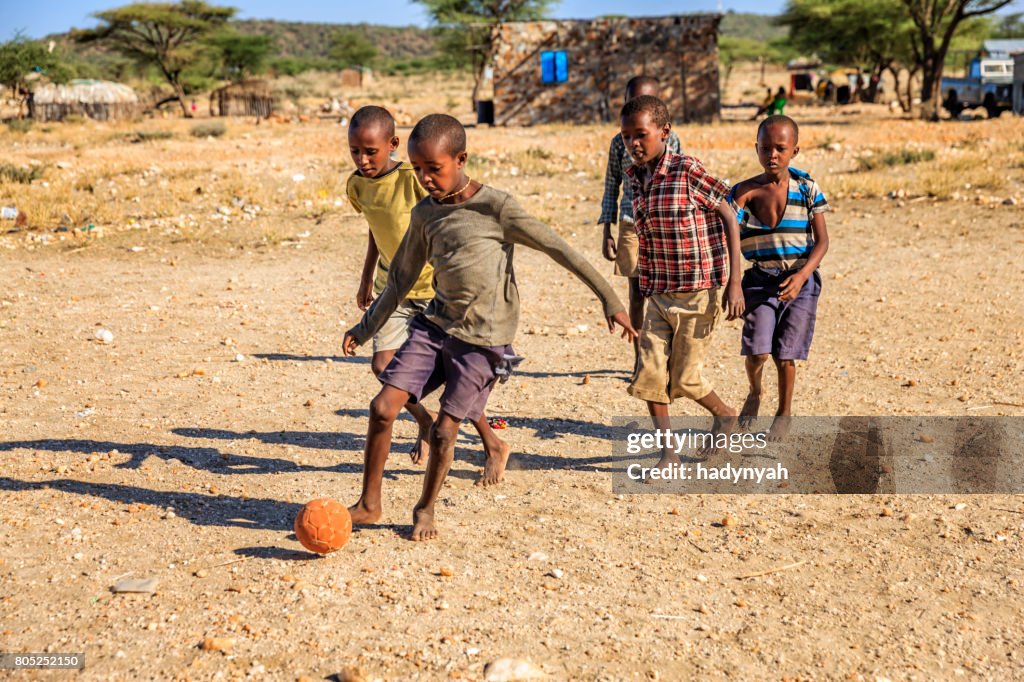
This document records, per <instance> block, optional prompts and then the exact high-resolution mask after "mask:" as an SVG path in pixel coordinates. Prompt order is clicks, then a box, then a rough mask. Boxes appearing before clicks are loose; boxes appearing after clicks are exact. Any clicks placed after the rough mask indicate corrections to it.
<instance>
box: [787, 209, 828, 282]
mask: <svg viewBox="0 0 1024 682" xmlns="http://www.w3.org/2000/svg"><path fill="white" fill-rule="evenodd" d="M811 229H812V230H813V231H814V246H813V247H812V248H811V253H810V254H809V255H808V256H807V262H806V263H804V266H803V267H802V268H800V269H799V270H797V271H796V272H795V273H793V274H792V275H790V276H789V277H787V278H786V279H784V280H782V282H780V283H779V300H780V301H792V300H793V299H794V298H796V297H797V295H798V294H799V293H800V289H802V288H803V286H804V282H806V281H807V280H808V279H809V278H810V276H811V275H813V274H814V271H815V270H817V269H818V266H819V265H820V264H821V259H822V258H824V257H825V252H827V251H828V230H827V229H825V214H824V213H815V214H814V217H813V218H812V220H811Z"/></svg>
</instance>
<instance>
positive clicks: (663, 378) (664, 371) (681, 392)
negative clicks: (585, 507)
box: [626, 287, 722, 403]
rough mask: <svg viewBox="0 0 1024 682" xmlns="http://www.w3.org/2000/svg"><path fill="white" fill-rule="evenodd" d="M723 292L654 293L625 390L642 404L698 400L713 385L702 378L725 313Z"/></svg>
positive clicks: (707, 290)
mask: <svg viewBox="0 0 1024 682" xmlns="http://www.w3.org/2000/svg"><path fill="white" fill-rule="evenodd" d="M721 292H722V290H721V288H720V287H715V288H713V289H703V290H701V291H692V292H686V293H671V294H654V295H653V296H650V297H649V298H648V299H647V313H646V315H645V316H644V324H643V328H642V329H641V330H640V356H639V358H638V360H637V368H636V372H635V373H634V374H633V382H632V383H631V384H630V385H629V388H628V389H626V390H627V391H628V393H629V394H630V395H631V396H633V397H635V398H640V399H641V400H647V401H650V402H652V403H671V402H672V401H673V400H674V399H676V398H682V397H685V398H690V399H691V400H699V399H701V398H703V397H704V396H706V395H707V394H709V393H711V391H712V390H713V387H712V386H711V384H710V383H709V382H708V381H707V380H706V379H705V378H704V374H703V372H704V355H705V353H706V352H707V346H708V341H710V340H711V332H713V331H714V329H715V324H716V323H717V322H718V317H719V315H720V314H721V308H722V295H721Z"/></svg>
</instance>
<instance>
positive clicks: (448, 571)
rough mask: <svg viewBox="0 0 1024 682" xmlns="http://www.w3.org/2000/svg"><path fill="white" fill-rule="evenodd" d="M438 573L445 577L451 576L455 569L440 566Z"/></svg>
mask: <svg viewBox="0 0 1024 682" xmlns="http://www.w3.org/2000/svg"><path fill="white" fill-rule="evenodd" d="M438 573H439V574H440V575H442V576H443V577H445V578H451V577H452V576H453V575H455V571H454V570H452V567H451V566H442V567H441V568H440V570H439V571H438Z"/></svg>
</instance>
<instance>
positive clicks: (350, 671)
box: [334, 666, 370, 682]
mask: <svg viewBox="0 0 1024 682" xmlns="http://www.w3.org/2000/svg"><path fill="white" fill-rule="evenodd" d="M334 679H335V680H337V681H338V682H370V678H369V677H368V676H367V674H366V671H365V670H363V669H362V668H357V667H355V666H346V667H344V668H342V669H341V670H339V671H338V672H336V673H334Z"/></svg>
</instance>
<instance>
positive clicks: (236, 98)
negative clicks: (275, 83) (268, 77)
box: [210, 80, 274, 118]
mask: <svg viewBox="0 0 1024 682" xmlns="http://www.w3.org/2000/svg"><path fill="white" fill-rule="evenodd" d="M273 113H274V95H273V94H272V93H271V92H270V85H269V84H268V83H267V82H266V81H261V80H251V81H242V82H240V83H232V84H230V85H225V86H224V87H223V88H220V89H219V90H214V91H213V92H212V93H211V94H210V115H211V116H260V117H262V118H268V117H269V116H270V115H271V114H273Z"/></svg>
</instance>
